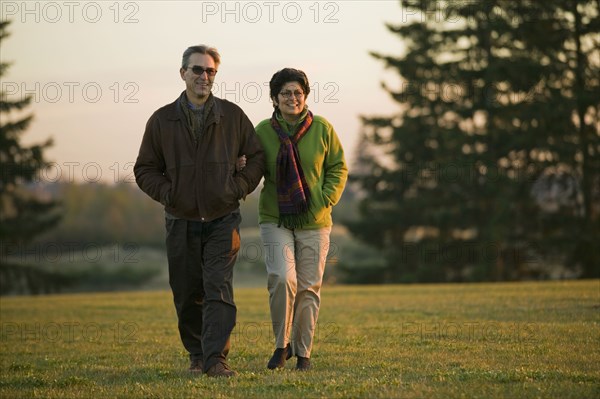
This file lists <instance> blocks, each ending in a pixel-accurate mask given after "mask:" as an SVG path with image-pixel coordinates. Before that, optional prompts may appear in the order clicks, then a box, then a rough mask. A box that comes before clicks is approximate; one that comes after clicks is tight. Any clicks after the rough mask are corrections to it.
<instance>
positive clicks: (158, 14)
mask: <svg viewBox="0 0 600 399" xmlns="http://www.w3.org/2000/svg"><path fill="white" fill-rule="evenodd" d="M0 12H1V14H0V19H2V20H6V19H8V20H11V21H12V23H11V24H10V25H9V32H10V33H11V36H10V37H9V38H8V39H6V40H5V41H4V43H2V48H1V52H0V59H1V61H2V62H12V63H13V65H12V66H11V67H10V69H9V70H8V73H7V74H6V75H5V76H3V78H2V82H1V84H2V91H4V92H6V93H8V94H10V95H11V96H10V98H12V99H18V98H21V97H23V96H25V95H27V94H31V95H33V96H34V99H33V102H32V106H30V107H29V109H28V110H29V111H31V112H33V113H34V114H35V120H34V122H33V123H32V125H31V127H30V128H29V130H28V131H27V132H26V133H25V134H24V136H23V141H24V142H25V143H31V142H39V141H41V140H44V139H46V138H48V137H52V138H53V139H54V146H53V147H52V148H51V149H50V150H48V151H47V156H48V158H49V159H50V160H51V161H53V162H55V165H54V167H53V168H52V169H50V170H48V171H47V172H44V175H43V176H42V177H43V178H44V180H46V181H55V180H57V179H58V177H61V178H62V179H63V180H72V181H97V180H101V181H105V182H122V181H132V178H133V176H132V172H133V162H134V161H135V158H136V156H137V152H138V149H139V144H140V141H141V138H142V135H143V132H144V127H145V124H146V121H147V120H148V118H149V117H150V115H151V114H152V113H153V112H154V111H155V110H156V109H157V108H159V107H161V106H163V105H165V104H168V103H171V102H172V101H173V100H175V99H176V98H177V97H178V96H179V94H180V93H181V91H183V90H184V88H185V85H184V82H183V81H182V80H181V78H180V76H179V67H180V63H181V55H182V53H183V51H184V50H185V49H186V48H187V47H188V46H190V45H195V44H208V45H212V46H215V47H217V49H218V50H219V52H220V53H221V57H222V58H221V65H220V67H219V72H218V74H217V77H216V79H215V85H214V88H213V93H214V94H215V95H216V96H217V97H221V98H226V99H228V100H230V101H233V102H235V103H237V104H238V105H239V106H240V107H242V109H243V110H244V111H245V112H246V114H247V115H248V117H249V118H250V120H251V121H252V122H253V123H254V124H255V125H256V124H258V122H259V121H261V120H262V119H265V118H268V117H270V115H271V113H272V105H271V103H270V101H269V96H268V82H269V80H270V78H271V76H272V75H273V73H274V72H276V71H277V70H279V69H281V68H284V67H293V68H298V69H302V70H304V71H305V72H306V74H307V75H308V78H309V81H310V83H311V86H312V91H311V94H310V95H309V98H308V99H307V104H308V105H309V108H310V109H311V110H312V111H313V112H314V113H315V114H318V115H322V116H324V117H325V118H327V119H328V120H329V121H330V122H331V123H332V124H333V126H334V127H335V129H336V131H337V133H338V135H339V137H340V139H341V141H342V144H343V145H344V148H345V150H346V154H347V159H348V161H349V162H350V163H351V162H352V160H353V158H354V152H355V146H356V138H357V136H358V133H359V131H360V120H359V115H374V114H385V115H387V114H390V113H393V112H396V110H397V107H396V106H395V105H394V103H393V102H392V101H391V100H390V99H389V97H388V95H387V94H386V93H385V92H384V91H383V90H382V89H381V86H380V82H381V81H382V80H384V81H386V82H388V83H390V84H392V85H393V84H394V83H395V82H398V81H399V80H398V77H397V76H394V75H393V74H392V73H391V72H386V71H385V70H384V66H383V64H382V63H381V62H379V61H377V60H375V59H374V58H372V57H371V56H369V54H368V52H369V51H378V52H382V53H384V54H391V55H399V54H400V52H401V50H402V48H403V46H402V43H401V42H400V41H399V40H398V38H397V37H396V36H395V35H393V34H391V33H390V32H388V31H387V29H386V28H385V26H384V24H385V23H386V22H390V23H393V24H397V23H400V22H402V20H403V19H406V16H407V15H406V12H405V11H403V10H402V9H401V8H400V5H399V3H398V2H397V1H319V2H317V1H250V2H245V1H244V2H242V1H227V2H224V1H119V2H117V1H114V0H113V1H95V2H94V1H64V2H63V1H57V2H53V1H2V2H0Z"/></svg>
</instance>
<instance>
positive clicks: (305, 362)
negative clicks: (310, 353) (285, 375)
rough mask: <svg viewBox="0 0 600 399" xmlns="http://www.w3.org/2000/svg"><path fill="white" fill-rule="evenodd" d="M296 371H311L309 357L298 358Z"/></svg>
mask: <svg viewBox="0 0 600 399" xmlns="http://www.w3.org/2000/svg"><path fill="white" fill-rule="evenodd" d="M296 370H298V371H308V370H310V359H309V358H307V357H302V356H298V363H296Z"/></svg>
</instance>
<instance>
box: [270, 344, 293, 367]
mask: <svg viewBox="0 0 600 399" xmlns="http://www.w3.org/2000/svg"><path fill="white" fill-rule="evenodd" d="M290 357H292V348H291V347H290V345H289V344H288V346H286V347H285V348H277V349H275V352H273V356H272V357H271V360H269V363H268V364H267V368H268V369H270V370H274V369H277V368H283V367H284V366H285V361H286V360H288V359H289V358H290Z"/></svg>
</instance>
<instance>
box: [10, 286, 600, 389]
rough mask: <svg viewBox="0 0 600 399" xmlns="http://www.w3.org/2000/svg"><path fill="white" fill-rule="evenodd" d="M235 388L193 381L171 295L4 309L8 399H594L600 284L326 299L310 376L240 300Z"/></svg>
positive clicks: (70, 298)
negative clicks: (270, 363)
mask: <svg viewBox="0 0 600 399" xmlns="http://www.w3.org/2000/svg"><path fill="white" fill-rule="evenodd" d="M236 302H237V304H238V325H237V327H236V330H235V333H234V335H233V336H232V351H231V353H230V364H231V366H232V367H233V368H234V369H235V370H237V371H238V373H239V375H238V377H236V378H234V379H230V380H227V379H211V378H208V377H205V376H201V377H194V376H190V375H188V373H187V372H186V368H187V366H188V361H187V358H186V354H185V352H184V351H183V349H182V347H181V343H180V341H179V337H178V334H177V330H176V318H175V313H174V309H173V305H172V299H171V295H170V293H169V292H165V291H160V292H156V291H155V292H132V293H106V294H86V295H56V296H42V297H4V298H1V299H0V304H1V313H0V315H1V327H2V328H1V335H0V349H1V355H0V359H1V368H0V397H1V398H18V397H22V398H34V397H43V398H86V397H87V398H119V397H121V398H127V397H144V398H163V397H164V398H171V397H176V398H179V397H181V398H186V397H189V398H203V397H214V398H231V397H234V398H235V397H237V398H254V397H256V398H284V397H309V398H313V397H324V398H346V397H365V398H377V397H379V398H388V397H401V398H449V397H450V398H458V397H464V398H516V397H518V398H561V399H562V398H595V397H600V328H599V327H600V282H599V281H597V280H596V281H571V282H544V283H508V284H504V283H503V284H471V285H410V286H381V287H374V286H368V287H365V286H360V287H359V286H326V287H324V289H323V295H322V309H321V315H320V319H319V325H318V328H317V331H316V335H315V345H314V349H313V370H312V371H309V372H307V373H298V372H295V371H294V370H293V365H294V362H293V361H290V363H289V364H288V365H287V368H286V369H285V370H281V371H275V372H272V371H269V370H267V369H266V367H265V366H266V362H267V360H268V358H269V356H270V354H271V353H272V350H273V343H272V341H273V339H272V333H271V328H270V323H269V315H268V305H267V291H266V288H258V289H254V288H238V289H237V290H236Z"/></svg>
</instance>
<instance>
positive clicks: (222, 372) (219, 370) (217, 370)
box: [206, 362, 236, 378]
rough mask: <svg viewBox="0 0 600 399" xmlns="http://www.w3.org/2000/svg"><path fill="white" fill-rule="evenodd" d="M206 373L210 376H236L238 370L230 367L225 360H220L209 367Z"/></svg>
mask: <svg viewBox="0 0 600 399" xmlns="http://www.w3.org/2000/svg"><path fill="white" fill-rule="evenodd" d="M206 375H207V376H209V377H227V378H229V377H235V375H236V372H235V371H233V370H232V369H230V368H229V365H228V364H227V363H225V362H219V363H217V364H215V365H214V366H212V367H211V368H209V369H208V371H207V372H206Z"/></svg>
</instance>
